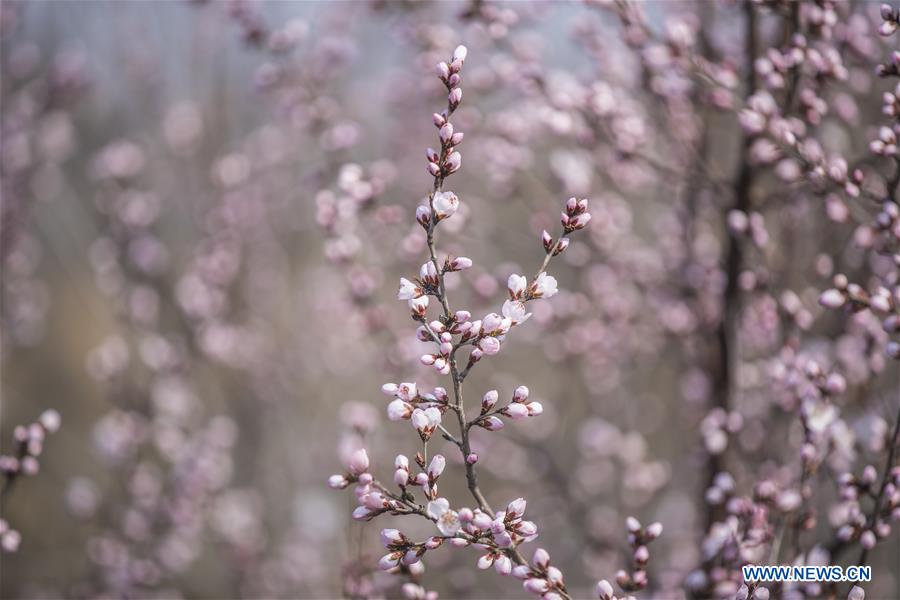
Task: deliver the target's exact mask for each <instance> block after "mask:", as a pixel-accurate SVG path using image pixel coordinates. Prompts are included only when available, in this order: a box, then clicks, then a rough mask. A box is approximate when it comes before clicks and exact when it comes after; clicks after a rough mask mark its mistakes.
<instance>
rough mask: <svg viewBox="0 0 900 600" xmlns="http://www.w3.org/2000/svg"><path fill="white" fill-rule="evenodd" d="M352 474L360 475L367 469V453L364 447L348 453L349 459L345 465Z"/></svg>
mask: <svg viewBox="0 0 900 600" xmlns="http://www.w3.org/2000/svg"><path fill="white" fill-rule="evenodd" d="M347 466H348V467H349V469H350V472H351V473H352V474H353V475H361V474H362V473H365V472H366V471H367V470H368V469H369V455H368V454H366V450H365V448H360V449H359V450H356V451H355V452H353V454H351V455H350V461H349V463H348V465H347Z"/></svg>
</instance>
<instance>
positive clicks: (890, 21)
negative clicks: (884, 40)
mask: <svg viewBox="0 0 900 600" xmlns="http://www.w3.org/2000/svg"><path fill="white" fill-rule="evenodd" d="M898 28H900V9H896V8H894V7H892V6H891V5H890V4H882V5H881V25H880V26H879V27H878V33H880V34H881V35H883V36H885V37H887V36H889V35H893V34H894V32H896V31H897V29H898Z"/></svg>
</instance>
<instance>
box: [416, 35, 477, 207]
mask: <svg viewBox="0 0 900 600" xmlns="http://www.w3.org/2000/svg"><path fill="white" fill-rule="evenodd" d="M466 54H468V50H466V47H465V46H457V48H456V50H454V51H453V58H452V59H451V60H450V63H449V64H448V63H446V62H441V63H439V64H438V66H437V71H438V77H439V78H440V80H441V82H442V83H443V84H444V86H445V87H446V88H447V109H446V110H444V111H443V112H441V113H435V114H434V116H433V121H434V126H435V127H437V128H438V130H439V132H440V134H439V135H440V140H441V150H440V152H438V151H437V150H434V149H433V148H429V149H428V150H427V151H426V152H425V156H426V158H427V159H428V165H427V167H428V172H429V173H431V175H433V176H434V177H435V179H443V178H444V177H446V176H447V175H450V174H451V173H455V172H456V171H458V170H459V167H460V166H461V165H462V155H461V154H460V153H459V152H458V151H457V150H456V147H457V146H458V145H459V144H460V143H462V140H463V133H462V132H461V131H454V128H453V123H451V122H450V116H451V115H452V114H453V111H455V110H456V108H457V107H458V106H459V103H460V101H462V88H461V87H459V86H460V83H462V78H461V76H460V71H461V70H462V67H463V63H465V61H466ZM433 208H434V209H435V213H437V207H436V206H435V207H433ZM420 222H421V220H420Z"/></svg>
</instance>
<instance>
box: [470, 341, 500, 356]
mask: <svg viewBox="0 0 900 600" xmlns="http://www.w3.org/2000/svg"><path fill="white" fill-rule="evenodd" d="M478 347H479V348H480V349H481V351H482V352H484V353H485V354H487V355H489V356H493V355H494V354H497V353H498V352H500V340H498V339H497V338H494V337H486V338H484V339H482V340H479V342H478ZM472 355H473V356H474V355H475V352H474V351H473V352H472Z"/></svg>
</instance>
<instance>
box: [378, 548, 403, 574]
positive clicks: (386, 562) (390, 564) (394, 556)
mask: <svg viewBox="0 0 900 600" xmlns="http://www.w3.org/2000/svg"><path fill="white" fill-rule="evenodd" d="M402 556H403V553H402V552H391V553H390V554H385V555H384V556H382V557H381V560H379V561H378V568H379V569H381V570H382V571H390V570H391V569H393V568H394V567H396V566H398V565H399V564H400V558H401V557H402Z"/></svg>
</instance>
